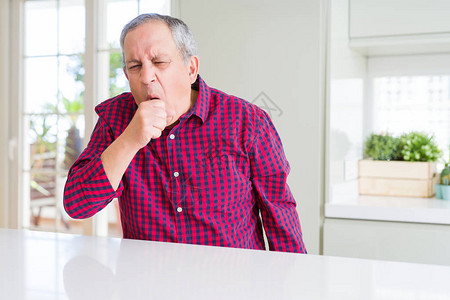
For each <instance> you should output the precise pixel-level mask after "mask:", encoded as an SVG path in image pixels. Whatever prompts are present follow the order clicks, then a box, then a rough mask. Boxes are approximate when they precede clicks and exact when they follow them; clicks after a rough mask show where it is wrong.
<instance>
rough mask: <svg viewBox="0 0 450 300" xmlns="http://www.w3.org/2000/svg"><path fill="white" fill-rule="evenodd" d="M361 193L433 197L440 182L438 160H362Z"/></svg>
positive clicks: (359, 179)
mask: <svg viewBox="0 0 450 300" xmlns="http://www.w3.org/2000/svg"><path fill="white" fill-rule="evenodd" d="M358 167H359V170H358V171H359V178H358V185H359V193H360V194H361V195H375V196H400V197H433V196H434V194H435V191H434V188H435V184H436V183H439V178H438V176H437V174H436V163H433V162H406V161H379V160H376V161H375V160H360V161H359V165H358Z"/></svg>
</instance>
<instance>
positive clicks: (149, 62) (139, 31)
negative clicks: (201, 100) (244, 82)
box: [123, 21, 193, 125]
mask: <svg viewBox="0 0 450 300" xmlns="http://www.w3.org/2000/svg"><path fill="white" fill-rule="evenodd" d="M123 48H124V49H123V50H124V56H125V65H126V66H125V67H124V71H125V75H126V77H127V78H128V81H129V83H130V88H131V93H132V94H133V97H134V99H135V101H136V104H137V105H139V104H140V103H142V102H143V101H151V100H152V99H155V98H159V99H161V100H163V101H164V102H165V103H166V111H167V112H168V115H169V114H170V115H173V117H172V118H171V120H170V119H169V120H168V123H167V125H170V124H172V123H174V122H175V121H176V120H178V118H179V117H180V116H181V115H182V114H183V113H185V112H186V111H187V110H189V106H190V94H191V83H192V82H191V81H192V79H193V77H192V75H191V73H192V69H191V67H192V66H191V65H192V64H191V63H188V64H187V65H185V64H184V62H183V60H182V58H181V55H180V53H179V51H178V49H177V47H176V45H175V42H174V40H173V37H172V32H171V30H170V28H169V27H168V26H167V25H166V24H164V23H162V22H160V21H150V22H148V23H145V24H142V25H140V26H138V27H137V28H134V29H133V30H131V31H130V32H128V34H127V35H126V37H125V40H124V46H123Z"/></svg>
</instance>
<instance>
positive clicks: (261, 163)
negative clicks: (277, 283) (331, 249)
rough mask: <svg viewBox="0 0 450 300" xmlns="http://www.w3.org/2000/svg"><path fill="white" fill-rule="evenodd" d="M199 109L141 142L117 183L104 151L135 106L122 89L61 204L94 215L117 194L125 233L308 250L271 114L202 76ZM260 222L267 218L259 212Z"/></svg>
mask: <svg viewBox="0 0 450 300" xmlns="http://www.w3.org/2000/svg"><path fill="white" fill-rule="evenodd" d="M193 88H195V89H198V90H199V95H198V98H197V101H196V103H195V105H194V107H193V108H192V109H191V110H189V112H187V113H185V114H184V115H182V116H181V117H180V119H179V120H180V122H179V123H178V124H177V125H176V126H174V127H173V128H171V129H170V130H169V129H166V130H164V131H163V133H162V135H161V137H159V138H158V139H154V140H151V141H150V143H148V145H147V146H146V147H144V148H142V149H141V150H139V151H138V152H137V154H136V156H135V157H134V159H133V160H132V161H131V163H130V165H129V166H128V168H127V170H126V171H125V174H124V175H123V177H122V180H121V182H120V184H119V187H118V189H117V190H116V191H115V190H114V189H113V188H112V186H111V184H110V182H109V180H108V178H107V176H106V173H105V170H104V168H103V164H102V161H101V159H100V155H101V154H102V152H103V151H104V150H105V149H106V148H107V147H108V146H109V145H110V144H111V143H112V142H113V141H114V140H115V139H116V138H117V137H118V136H119V135H120V134H121V133H122V132H123V131H124V130H125V128H126V127H127V125H128V124H129V122H130V121H131V119H132V117H133V115H134V113H135V111H136V109H137V105H136V103H135V101H134V98H133V96H132V95H131V93H123V94H121V95H119V96H117V97H114V98H112V99H109V100H107V101H105V102H103V103H101V104H100V105H98V106H97V107H96V112H97V114H98V115H99V119H98V122H97V125H96V127H95V129H94V131H93V133H92V136H91V140H90V141H89V144H88V146H87V148H86V149H85V150H84V151H83V153H82V154H81V155H80V157H79V159H78V160H77V161H76V162H75V164H74V165H73V166H72V168H71V169H70V171H69V175H68V178H67V182H66V186H65V190H64V207H65V209H66V211H67V212H68V214H69V215H70V216H71V217H73V218H88V217H91V216H93V215H94V214H95V213H97V212H98V211H100V210H101V209H102V208H104V207H105V206H106V205H107V204H108V203H109V202H110V201H111V200H112V199H113V198H119V205H120V212H121V221H122V228H123V235H124V237H125V238H131V239H145V240H154V241H166V242H180V243H192V244H202V245H216V246H227V247H238V248H251V249H264V248H265V246H264V240H263V228H262V224H264V229H265V231H266V234H267V237H268V242H269V248H270V250H277V251H288V252H301V253H306V249H305V246H304V244H303V240H302V231H301V227H300V221H299V218H298V214H297V211H296V208H295V207H296V203H295V200H294V198H293V196H292V193H291V191H290V189H289V187H288V185H287V183H286V178H287V176H288V174H289V171H290V167H289V163H288V161H287V160H286V157H285V155H284V151H283V147H282V144H281V141H280V137H279V136H278V134H277V132H276V129H275V127H274V125H273V124H272V122H271V120H270V118H269V116H268V115H267V113H266V112H264V111H263V110H262V109H260V108H258V107H257V106H255V105H253V104H251V103H249V102H247V101H245V100H242V99H239V98H237V97H234V96H230V95H227V94H225V93H223V92H221V91H219V90H216V89H213V88H210V87H209V86H207V85H206V83H205V82H204V81H203V80H202V79H201V78H200V76H199V77H198V80H197V82H196V83H195V84H194V85H193ZM260 212H261V217H262V221H261V218H260V214H259V213H260Z"/></svg>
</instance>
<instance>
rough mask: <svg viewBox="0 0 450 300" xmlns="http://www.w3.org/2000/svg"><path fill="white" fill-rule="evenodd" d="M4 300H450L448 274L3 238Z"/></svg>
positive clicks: (281, 256)
mask: <svg viewBox="0 0 450 300" xmlns="http://www.w3.org/2000/svg"><path fill="white" fill-rule="evenodd" d="M0 299H133V300H138V299H200V300H201V299H311V300H314V299H346V300H352V299H395V300H402V299H414V300H417V299H426V300H430V299H450V267H444V266H434V265H420V264H409V263H395V262H385V261H373V260H362V259H350V258H337V257H327V256H317V255H309V254H308V255H302V254H292V253H277V252H268V251H256V250H243V249H232V248H220V247H207V246H197V245H185V244H174V243H160V242H149V241H136V240H124V239H117V238H100V237H86V236H79V235H68V234H54V233H44V232H32V231H21V230H8V229H0Z"/></svg>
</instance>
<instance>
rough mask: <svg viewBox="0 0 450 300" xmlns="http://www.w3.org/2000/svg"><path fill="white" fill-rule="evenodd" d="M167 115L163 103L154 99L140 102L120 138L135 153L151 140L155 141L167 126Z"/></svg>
mask: <svg viewBox="0 0 450 300" xmlns="http://www.w3.org/2000/svg"><path fill="white" fill-rule="evenodd" d="M167 119H168V113H167V112H166V105H165V103H164V101H162V100H159V99H155V100H149V101H144V102H142V103H141V104H140V105H139V107H138V109H137V110H136V113H135V114H134V116H133V119H132V120H131V122H130V124H128V127H127V128H126V129H125V131H124V132H123V133H122V138H123V139H124V140H125V141H126V142H127V143H130V145H132V146H134V147H136V149H137V150H136V151H138V150H139V149H141V148H143V147H145V146H146V145H147V144H148V143H149V142H150V140H151V139H157V138H159V137H160V136H161V133H162V131H163V130H164V128H166V126H167Z"/></svg>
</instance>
